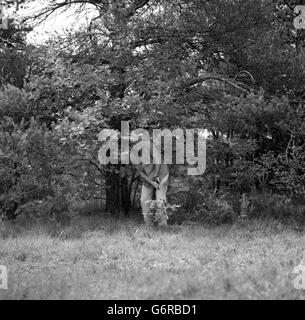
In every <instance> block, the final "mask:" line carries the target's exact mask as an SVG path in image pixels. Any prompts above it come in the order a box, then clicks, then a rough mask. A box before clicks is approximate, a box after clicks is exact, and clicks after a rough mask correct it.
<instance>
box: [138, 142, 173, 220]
mask: <svg viewBox="0 0 305 320" xmlns="http://www.w3.org/2000/svg"><path fill="white" fill-rule="evenodd" d="M151 146H152V147H151ZM141 148H142V149H141V152H142V154H143V153H144V152H147V154H149V155H150V162H149V163H144V162H143V161H142V162H141V163H139V164H137V165H135V167H136V169H137V171H138V172H139V175H140V177H141V178H142V180H143V184H142V190H141V208H142V214H143V217H144V222H145V224H146V225H147V226H152V225H153V223H154V222H153V218H152V216H151V214H150V203H151V200H153V197H154V194H155V195H156V200H157V201H160V202H161V203H164V204H166V193H167V188H168V183H169V169H168V166H167V165H166V164H164V163H162V161H161V164H155V163H154V157H153V153H155V155H156V154H157V152H158V151H157V149H156V148H155V146H154V145H153V143H152V142H151V141H150V140H148V139H146V140H145V139H144V140H142V141H141ZM141 159H143V157H141ZM161 225H162V226H166V225H167V221H166V220H165V221H162V223H159V226H161Z"/></svg>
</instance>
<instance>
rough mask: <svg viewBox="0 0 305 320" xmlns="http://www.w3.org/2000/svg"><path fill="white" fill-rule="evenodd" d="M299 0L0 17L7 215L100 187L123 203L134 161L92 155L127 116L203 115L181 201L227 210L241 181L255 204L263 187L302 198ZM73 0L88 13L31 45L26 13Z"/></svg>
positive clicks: (190, 118)
mask: <svg viewBox="0 0 305 320" xmlns="http://www.w3.org/2000/svg"><path fill="white" fill-rule="evenodd" d="M31 2H32V1H31V0H25V1H21V3H22V4H23V5H26V4H27V3H31ZM298 3H299V2H298V1H292V0H291V1H282V0H277V1H275V0H234V1H231V0H213V1H209V0H206V1H201V0H191V1H187V2H186V1H182V0H174V1H163V0H158V1H157V0H156V1H149V0H133V1H127V0H126V1H115V0H108V1H106V0H105V1H97V0H96V1H95V0H91V1H87V0H83V1H79V0H78V1H73V0H64V1H61V2H58V1H55V0H50V1H48V2H46V3H45V8H43V9H42V11H41V12H40V14H39V15H37V16H35V17H30V18H29V19H28V20H27V21H26V25H23V24H21V26H18V27H16V26H17V23H14V22H13V21H11V22H10V24H9V29H8V30H0V66H1V68H0V210H1V213H2V215H3V216H4V217H8V218H13V217H16V216H27V215H35V216H37V217H41V216H48V217H51V218H54V217H55V216H60V215H62V216H63V215H64V214H65V213H68V214H69V215H73V214H77V213H78V212H79V211H80V209H81V208H82V207H83V206H84V203H85V202H86V201H87V200H89V199H105V201H106V208H105V210H106V211H107V212H111V213H113V214H119V213H124V214H127V213H128V212H130V211H131V209H132V207H134V204H135V199H136V193H137V189H138V186H139V180H138V177H137V176H136V174H135V172H134V170H133V168H132V167H129V166H125V165H121V164H118V165H108V166H102V165H101V164H100V163H99V161H98V149H99V148H100V146H101V145H100V143H99V141H98V139H97V135H98V133H99V132H100V131H101V130H102V129H104V128H110V129H116V130H119V129H120V122H121V121H122V120H125V121H129V123H130V128H131V129H135V128H145V129H149V130H151V129H153V128H169V129H171V128H177V127H180V128H206V129H208V131H209V132H210V137H209V140H208V150H207V170H206V172H205V173H204V174H203V175H202V176H201V177H199V178H198V179H197V181H196V188H194V189H191V190H190V191H189V192H185V191H183V190H180V193H183V194H182V195H176V199H179V200H181V199H184V201H183V204H182V206H181V210H182V211H183V210H184V211H185V212H187V214H188V215H189V214H191V215H193V216H197V215H199V216H200V215H201V216H205V217H207V218H208V220H213V219H214V218H215V217H216V218H215V219H216V220H217V221H221V222H223V221H228V220H232V219H233V218H234V217H235V216H237V215H238V214H240V212H241V204H240V197H241V195H242V194H245V193H246V194H248V195H249V199H250V200H249V201H248V204H247V211H248V213H249V214H251V213H253V215H254V213H255V214H258V213H257V212H258V211H259V210H260V209H258V208H259V205H260V203H259V201H258V200H257V199H258V196H257V194H260V195H262V194H264V197H265V198H266V197H267V196H266V195H269V196H270V197H271V198H272V197H275V198H276V197H280V198H281V199H286V200H287V201H286V200H285V201H284V200H283V203H284V202H285V203H286V204H287V203H290V202H291V203H298V204H299V205H300V206H301V205H302V201H303V199H304V195H305V180H304V179H305V165H304V156H305V150H304V142H305V140H304V139H305V126H304V124H303V119H304V117H305V111H304V97H305V88H304V81H303V80H304V76H305V62H304V61H305V59H304V50H303V49H304V31H303V30H302V31H296V30H295V29H294V28H293V23H292V22H293V17H294V15H293V7H294V5H296V4H298ZM9 4H10V5H13V4H14V1H9ZM73 4H74V5H75V7H73V8H77V9H78V10H79V13H78V14H80V15H82V14H83V15H86V10H87V9H94V10H96V13H97V15H96V17H95V18H93V19H92V20H91V21H90V22H89V23H88V24H87V25H84V26H83V27H82V28H81V29H80V30H75V31H74V32H73V31H70V32H67V33H66V34H64V35H61V36H57V37H55V38H53V39H52V40H49V42H48V43H46V44H45V45H40V46H34V45H26V41H25V37H26V33H27V32H28V31H29V30H30V28H29V27H28V25H31V23H34V22H37V21H39V20H43V19H44V18H45V17H46V16H47V15H48V14H50V13H52V12H57V10H61V9H67V8H71V5H73ZM19 9H20V8H19ZM24 23H25V22H24ZM172 169H173V171H174V170H175V168H172ZM178 193H179V192H178ZM269 196H268V197H269ZM234 197H235V198H236V199H237V200H235V202H234V201H233V200H232V198H234ZM195 198H196V199H195ZM265 198H264V199H265ZM172 199H175V196H174V197H173V198H172ZM230 199H231V200H232V201H231V200H230ZM276 199H277V198H276ZM173 201H174V200H173ZM264 201H265V200H264ZM274 202H276V203H277V201H274ZM274 202H273V204H271V205H272V206H274ZM270 203H271V201H270ZM197 204H198V205H197ZM289 205H290V204H289ZM280 207H281V208H283V207H284V204H283V205H281V206H280ZM290 207H291V205H290ZM289 210H290V209H289ZM289 210H288V211H289ZM276 211H277V212H279V211H280V210H276ZM284 211H285V210H284ZM286 211H287V210H286ZM286 211H285V212H286ZM289 214H290V215H291V216H293V214H294V211H293V210H290V211H289ZM302 214H303V213H302V210H301V209H300V210H299V211H298V216H302Z"/></svg>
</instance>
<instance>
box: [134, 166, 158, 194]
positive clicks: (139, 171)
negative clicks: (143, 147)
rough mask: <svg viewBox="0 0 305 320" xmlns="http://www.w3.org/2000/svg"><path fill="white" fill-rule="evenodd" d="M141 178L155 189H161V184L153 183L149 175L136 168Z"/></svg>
mask: <svg viewBox="0 0 305 320" xmlns="http://www.w3.org/2000/svg"><path fill="white" fill-rule="evenodd" d="M136 169H137V171H138V173H139V175H140V177H141V178H142V179H143V180H144V181H146V182H147V183H149V184H150V185H151V186H152V187H154V188H155V189H159V184H158V183H157V182H155V181H152V180H151V179H150V178H149V177H148V176H147V174H146V173H145V172H144V171H143V170H142V169H140V168H138V167H136Z"/></svg>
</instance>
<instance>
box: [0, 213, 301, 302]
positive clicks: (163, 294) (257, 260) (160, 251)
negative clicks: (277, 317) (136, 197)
mask: <svg viewBox="0 0 305 320" xmlns="http://www.w3.org/2000/svg"><path fill="white" fill-rule="evenodd" d="M1 232H2V233H1V234H2V237H1V235H0V243H1V245H0V265H5V266H7V268H8V286H9V288H8V290H0V299H304V298H305V294H304V292H305V291H304V290H296V289H294V287H293V279H294V278H295V277H296V275H295V274H294V273H293V269H294V267H295V266H297V265H299V264H300V263H301V261H302V258H303V257H304V248H305V234H304V233H303V232H298V231H296V230H294V229H292V228H289V227H285V226H283V225H282V224H280V223H279V222H274V221H269V222H268V223H267V222H266V221H264V222H263V221H256V222H251V223H248V224H246V226H244V225H243V226H242V225H239V224H235V225H222V226H218V227H206V226H196V225H187V226H170V227H169V228H168V229H167V230H148V229H147V228H145V227H144V226H143V225H142V224H141V223H139V222H135V221H127V220H126V221H119V220H113V219H109V218H97V217H91V218H90V217H87V218H80V219H78V220H75V221H74V222H73V224H71V225H70V226H66V227H63V226H50V225H48V226H46V225H43V224H39V225H36V226H27V227H23V228H18V227H16V226H5V227H4V226H2V229H1Z"/></svg>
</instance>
